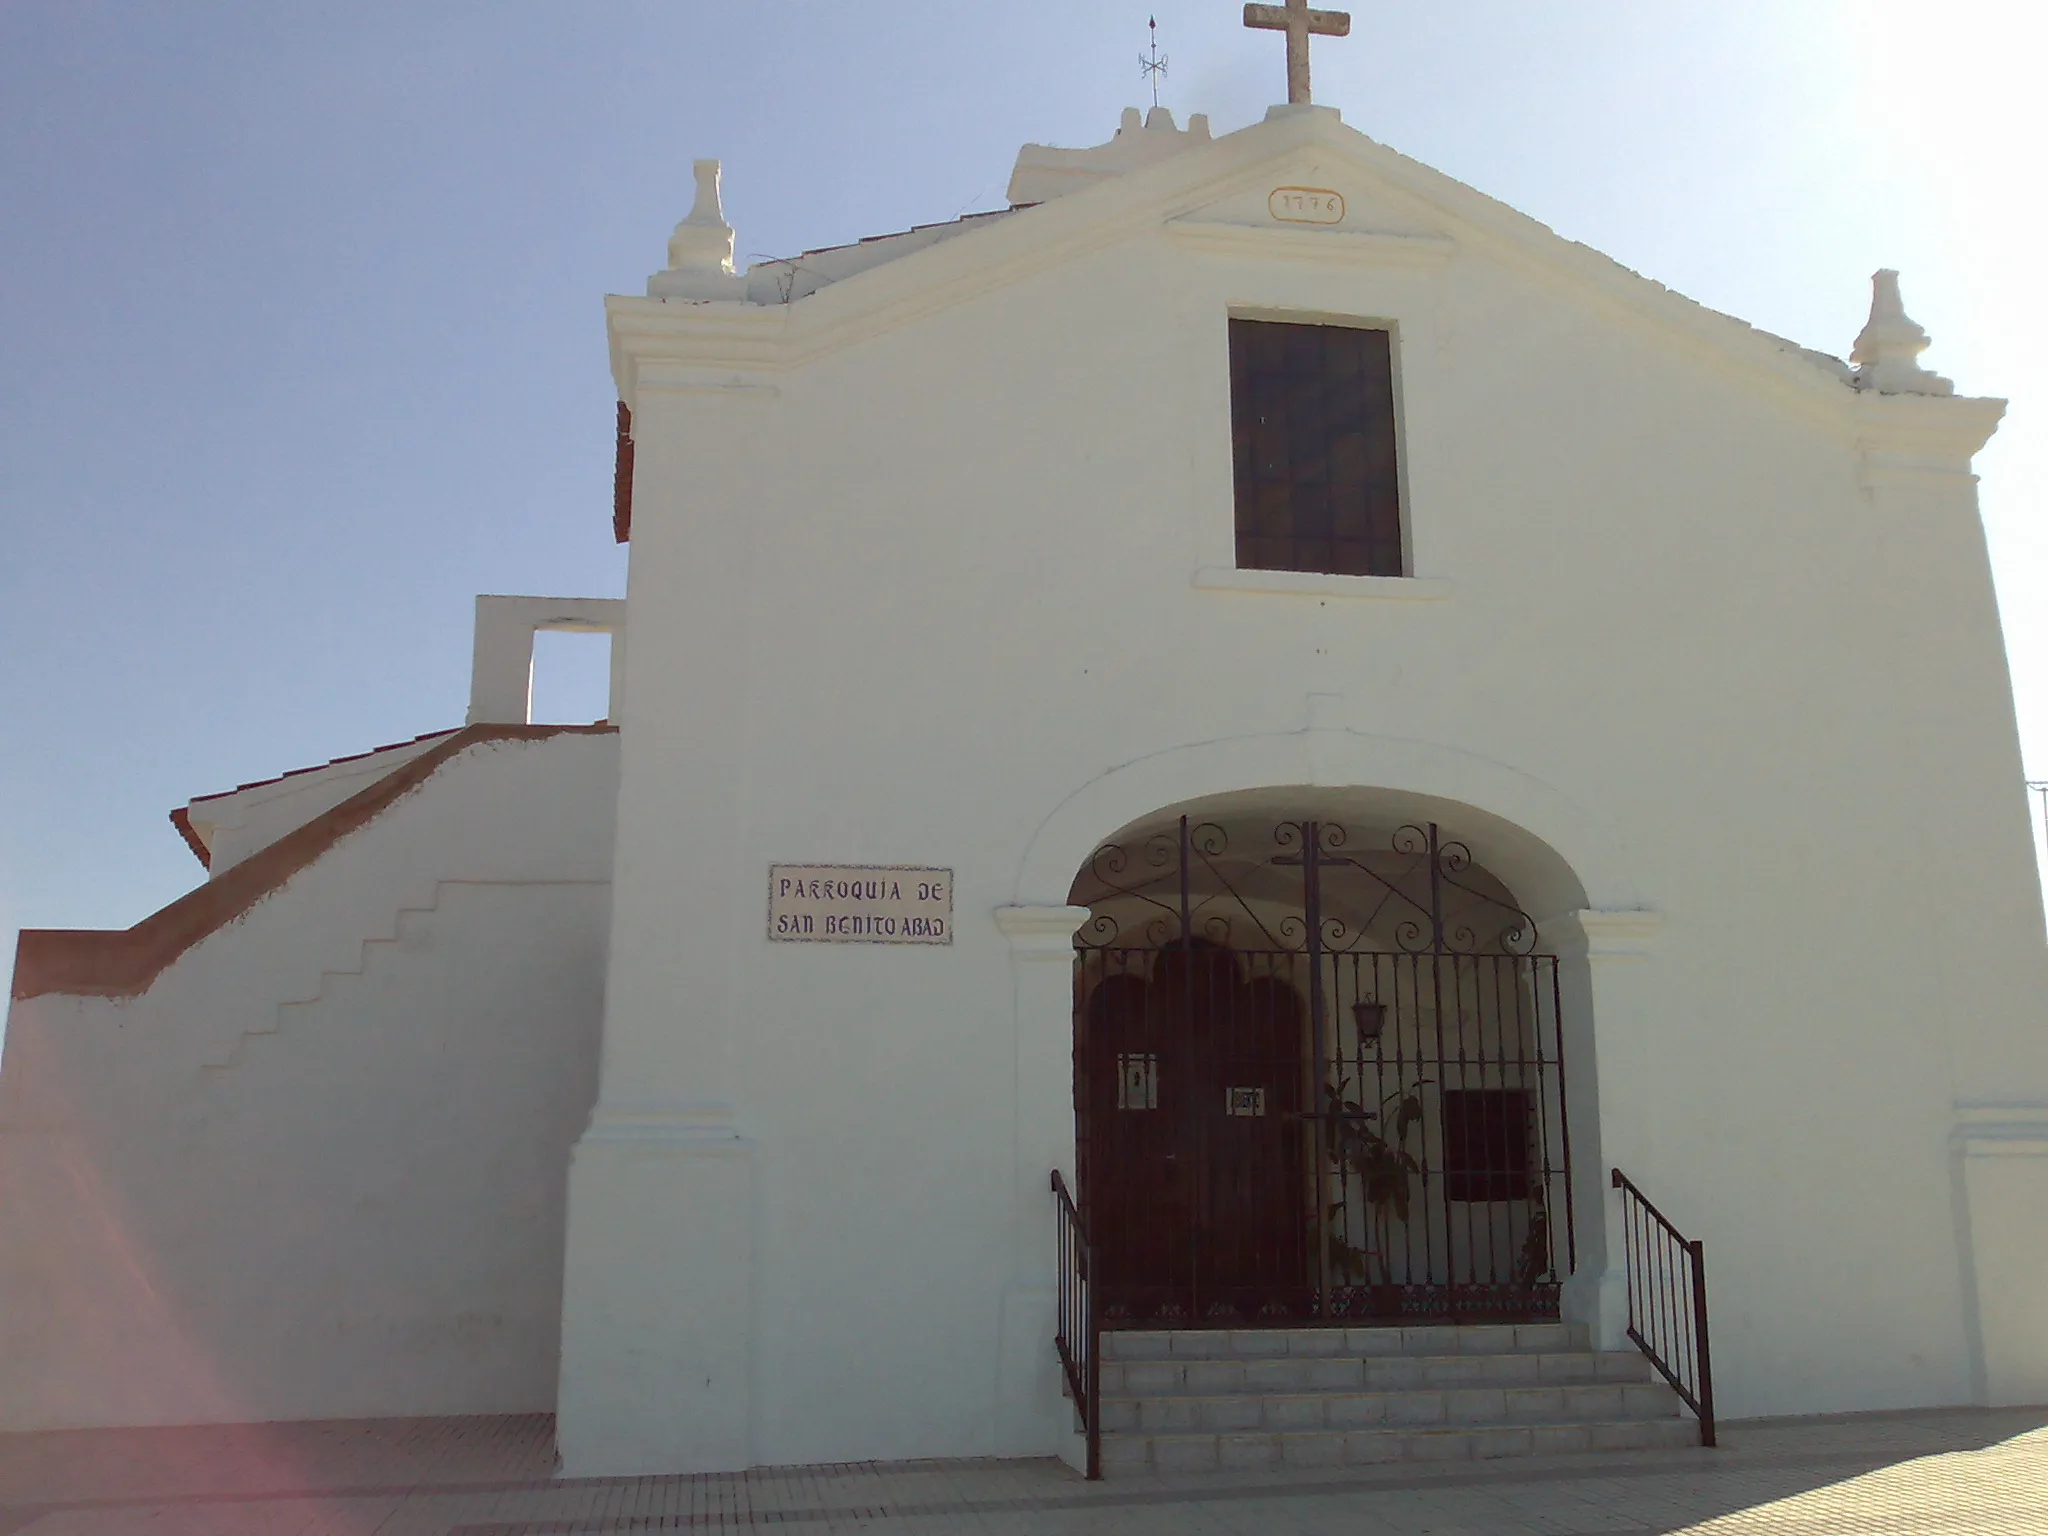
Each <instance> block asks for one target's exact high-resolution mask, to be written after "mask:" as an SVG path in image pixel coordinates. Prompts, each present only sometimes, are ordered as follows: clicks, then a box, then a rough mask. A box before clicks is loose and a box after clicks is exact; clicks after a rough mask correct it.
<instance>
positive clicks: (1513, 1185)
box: [1443, 1088, 1529, 1202]
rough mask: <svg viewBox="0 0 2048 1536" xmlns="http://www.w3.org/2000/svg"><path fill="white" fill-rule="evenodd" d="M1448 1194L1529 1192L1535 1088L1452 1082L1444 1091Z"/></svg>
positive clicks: (1483, 1196) (1497, 1196)
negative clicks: (1531, 1108)
mask: <svg viewBox="0 0 2048 1536" xmlns="http://www.w3.org/2000/svg"><path fill="white" fill-rule="evenodd" d="M1443 1116H1444V1198H1445V1199H1446V1200H1465V1201H1474V1202H1478V1201H1486V1200H1526V1199H1528V1198H1529V1094H1528V1091H1527V1090H1526V1089H1522V1088H1447V1089H1445V1090H1444V1096H1443Z"/></svg>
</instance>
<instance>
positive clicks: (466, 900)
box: [0, 734, 618, 1429]
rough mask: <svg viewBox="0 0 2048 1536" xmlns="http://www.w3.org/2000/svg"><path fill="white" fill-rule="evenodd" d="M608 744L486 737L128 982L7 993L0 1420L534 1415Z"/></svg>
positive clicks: (583, 1053)
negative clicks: (136, 983) (122, 991)
mask: <svg viewBox="0 0 2048 1536" xmlns="http://www.w3.org/2000/svg"><path fill="white" fill-rule="evenodd" d="M617 762H618V755H617V738H616V736H613V735H597V734H563V735H557V736H550V737H545V738H541V739H527V740H510V741H485V742H478V743H476V744H475V745H472V746H470V747H468V748H467V749H465V750H463V751H461V752H459V753H458V754H456V755H454V756H452V757H450V758H449V759H448V760H447V761H445V762H444V763H443V764H442V765H441V766H440V767H439V768H438V769H437V770H436V771H435V772H434V773H433V774H432V776H431V777H429V778H427V779H426V780H425V781H424V782H422V783H421V784H419V785H418V786H416V787H414V788H413V789H411V790H410V792H408V793H407V794H405V795H403V796H401V797H399V798H397V799H395V800H393V801H392V802H391V803H390V804H389V805H388V806H387V807H385V808H384V809H383V810H382V811H381V812H380V813H379V814H378V815H376V816H375V817H374V818H372V819H371V820H369V821H368V822H367V823H365V824H362V825H358V826H355V827H354V828H353V829H352V830H350V831H348V832H347V833H346V834H345V835H343V836H342V837H341V838H340V839H339V840H338V841H336V842H335V843H334V844H333V845H332V846H330V847H328V848H327V849H326V850H325V851H324V852H322V853H321V854H320V855H319V856H318V857H317V858H315V859H314V860H313V861H312V862H311V863H310V864H308V865H307V866H306V867H304V868H302V869H300V870H298V871H297V872H296V873H295V874H293V875H291V876H290V878H289V879H288V880H287V881H286V882H285V883H284V884H283V885H282V886H280V887H279V888H278V889H276V890H274V891H272V892H271V893H270V894H268V895H267V896H265V897H264V898H263V899H261V900H260V901H258V902H257V903H256V904H255V905H254V906H253V907H251V908H250V909H249V910H248V911H247V912H245V913H243V914H242V915H241V916H240V917H238V918H236V919H235V920H234V921H232V922H229V923H227V924H226V925H225V926H222V927H220V928H219V929H217V930H216V931H214V932H211V933H209V934H208V935H207V936H206V937H204V938H203V939H201V940H200V941H199V942H198V943H196V944H194V945H193V946H192V947H191V948H189V949H187V950H186V951H185V952H184V953H182V954H181V955H179V956H178V958H177V959H176V960H175V961H174V962H173V963H172V964H171V965H170V966H169V967H168V968H167V969H165V970H164V971H163V972H162V973H161V974H160V975H158V976H157V977H156V978H155V979H154V981H153V982H151V983H150V984H149V985H148V987H147V989H146V990H144V991H143V992H141V994H140V995H138V996H134V997H129V998H118V997H104V996H89V995H78V994H76V993H70V994H67V993H62V992H51V993H46V994H44V995H41V996H38V997H34V998H28V999H17V1000H16V1002H15V1003H14V1006H13V1009H12V1011H11V1013H10V1016H9V1020H8V1033H7V1040H6V1052H5V1057H4V1063H0V1235H4V1241H0V1428H5V1429H45V1428H60V1427H78V1426H97V1425H124V1424H126V1425H139V1424H175V1423H195V1422H238V1421H239V1422H246V1421H259V1420H272V1419H309V1418H337V1417H354V1416H377V1415H406V1414H438V1413H513V1412H532V1411H541V1410H545V1409H547V1408H549V1407H551V1406H552V1403H553V1399H554V1394H555V1376H556V1358H557V1352H558V1338H559V1318H560V1304H561V1302H560V1297H561V1250H562V1229H563V1220H564V1216H563V1207H564V1198H565V1195H564V1189H565V1180H566V1173H567V1159H568V1151H569V1148H570V1146H571V1145H572V1144H573V1142H574V1140H575V1138H576V1136H577V1135H578V1133H579V1132H580V1131H581V1129H582V1127H583V1123H584V1120H585V1119H586V1117H587V1115H588V1111H589V1107H590V1102H591V1098H592V1096H593V1093H594V1087H595V1081H596V1069H597V1049H598V1032H599V1020H600V1017H601V1013H602V1007H603V986H604V952H605V933H606V928H607V925H608V922H609V918H610V886H609V875H610V863H611V854H612V827H611V817H612V805H613V798H614V794H615V789H616V782H617Z"/></svg>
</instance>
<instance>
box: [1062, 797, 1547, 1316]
mask: <svg viewBox="0 0 2048 1536" xmlns="http://www.w3.org/2000/svg"><path fill="white" fill-rule="evenodd" d="M1071 900H1072V901H1073V902H1074V904H1076V905H1081V906H1086V907H1088V908H1089V911H1090V914H1091V915H1090V918H1089V920H1088V921H1087V922H1086V923H1084V924H1082V926H1081V929H1080V931H1079V933H1078V934H1077V935H1076V939H1075V946H1076V957H1075V1008H1074V1025H1075V1049H1074V1070H1075V1093H1074V1104H1075V1110H1076V1116H1077V1122H1078V1123H1077V1133H1078V1134H1077V1144H1078V1149H1079V1157H1078V1170H1077V1171H1078V1173H1079V1183H1080V1191H1079V1193H1080V1200H1081V1205H1082V1210H1083V1215H1084V1218H1085V1220H1086V1222H1087V1225H1088V1229H1089V1232H1090V1236H1091V1239H1092V1242H1093V1245H1094V1249H1095V1255H1096V1264H1097V1269H1096V1279H1097V1283H1098V1286H1099V1290H1098V1305H1099V1308H1100V1316H1101V1318H1102V1320H1103V1322H1104V1323H1105V1325H1107V1326H1111V1327H1216V1326H1244V1325H1246V1324H1248V1323H1256V1322H1264V1323H1267V1324H1273V1325H1277V1324H1287V1325H1291V1326H1300V1325H1304V1324H1316V1323H1333V1324H1334V1323H1352V1324H1356V1323H1370V1322H1386V1323H1397V1322H1423V1321H1468V1322H1479V1321H1486V1322H1501V1321H1518V1320H1524V1319H1527V1320H1537V1319H1545V1318H1554V1317H1556V1316H1557V1315H1558V1296H1559V1287H1560V1284H1561V1282H1562V1280H1563V1278H1564V1277H1565V1276H1566V1275H1567V1274H1569V1273H1570V1270H1571V1264H1572V1251H1571V1250H1572V1235H1571V1214H1572V1211H1571V1180H1570V1158H1571V1148H1570V1136H1569V1127H1568V1120H1567V1109H1566V1100H1565V1078H1564V1060H1563V1030H1562V1027H1561V1024H1562V1020H1561V1017H1560V1015H1561V1011H1562V1010H1561V994H1560V989H1559V984H1558V974H1557V961H1556V958H1555V957H1554V956H1552V955H1549V954H1545V953H1541V952H1540V950H1539V936H1538V934H1537V931H1536V926H1535V924H1534V922H1533V921H1532V920H1531V919H1530V917H1529V915H1528V914H1527V913H1526V912H1525V911H1524V910H1523V909H1522V908H1521V906H1519V905H1518V904H1517V902H1516V900H1515V898H1514V895H1513V893H1512V892H1510V891H1509V890H1508V888H1507V887H1506V886H1505V885H1504V884H1503V883H1502V882H1501V881H1500V880H1498V879H1496V878H1495V877H1493V876H1492V875H1490V874H1489V873H1487V871H1486V870H1484V869H1483V868H1482V867H1480V866H1479V865H1478V864H1477V863H1476V862H1475V861H1474V860H1473V858H1472V855H1471V853H1470V850H1469V849H1468V848H1467V847H1466V846H1465V845H1464V844H1463V843H1462V842H1459V841H1458V840H1456V839H1455V838H1454V837H1451V836H1450V835H1448V834H1447V833H1446V832H1445V831H1444V830H1443V829H1441V828H1440V827H1439V826H1437V825H1436V824H1434V823H1429V822H1423V823H1411V824H1399V825H1394V826H1380V827H1373V826H1366V825H1362V824H1361V825H1352V824H1347V823H1346V822H1344V821H1342V820H1339V819H1336V818H1335V817H1332V816H1320V815H1316V814H1298V815H1297V814H1281V815H1274V814H1272V813H1270V812H1266V813H1263V814H1257V813H1253V812H1251V811H1244V812H1240V813H1237V814H1231V813H1229V812H1227V811H1211V812H1209V813H1208V814H1203V815H1174V816H1168V817H1162V818H1160V819H1159V820H1157V821H1154V822H1150V823H1145V824H1141V825H1140V826H1138V827H1136V828H1133V829H1131V830H1130V831H1129V832H1127V833H1126V834H1124V835H1123V836H1120V837H1118V838H1117V839H1115V840H1113V841H1111V842H1108V843H1104V844H1103V845H1101V846H1100V847H1099V848H1097V849H1096V851H1095V853H1094V855H1093V856H1092V857H1091V858H1090V860H1089V862H1088V865H1087V867H1086V868H1085V869H1084V870H1083V871H1082V872H1081V874H1080V876H1079V877H1078V878H1077V879H1076V880H1075V882H1074V885H1073V890H1072V895H1071Z"/></svg>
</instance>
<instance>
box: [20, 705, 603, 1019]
mask: <svg viewBox="0 0 2048 1536" xmlns="http://www.w3.org/2000/svg"><path fill="white" fill-rule="evenodd" d="M617 729H618V727H617V726H615V725H469V726H462V727H460V728H458V729H456V730H454V731H452V732H447V733H444V734H446V736H447V739H446V740H445V741H443V742H442V743H441V744H440V745H439V746H436V747H435V748H433V749H432V750H431V751H428V752H424V753H422V754H420V755H419V756H418V757H415V758H410V759H408V760H407V761H405V762H403V763H400V764H399V765H398V766H397V767H396V768H394V769H392V770H391V772H389V773H387V774H385V775H384V776H383V777H381V778H379V779H378V780H377V781H376V782H375V783H373V784H370V785H367V786H366V787H364V788H363V789H360V790H358V791H357V792H356V793H355V794H353V795H351V796H350V797H349V798H348V799H346V800H344V801H342V802H341V804H339V805H337V806H333V807H331V808H330V809H328V810H326V811H323V812H321V813H320V814H319V815H318V816H316V817H314V818H313V819H312V820H311V821H309V822H307V823H306V824H305V825H304V826H301V827H297V828H295V829H293V830H292V831H290V832H288V833H286V834H285V835H284V836H283V837H281V838H279V839H278V840H277V841H276V842H274V843H272V844H270V845H269V846H268V847H266V848H263V849H260V850H258V851H257V852H255V853H253V854H251V855H250V856H249V857H248V858H246V859H244V860H243V861H242V862H241V863H239V864H237V865H235V867H234V868H232V869H230V870H228V871H227V872H226V873H225V874H223V875H221V876H220V878H219V879H217V880H209V881H207V882H206V883H205V884H204V885H202V886H199V887H198V888H197V889H195V890H191V891H187V892H186V893H185V894H184V895H183V896H180V897H179V898H178V899H177V900H176V901H173V902H172V903H170V905H168V906H166V907H162V908H160V909H158V910H157V911H155V912H152V913H151V914H150V915H149V916H148V917H145V918H144V919H143V920H142V921H141V922H139V923H137V924H136V925H135V926H134V927H132V928H111V929H109V928H24V929H23V930H22V931H21V937H20V938H19V940H17V941H16V945H15V951H14V988H13V992H14V996H15V997H16V998H18V999H20V998H31V997H41V996H43V995H44V994H46V993H51V992H58V993H63V994H65V995H67V996H73V997H137V996H140V995H141V994H142V993H144V992H146V991H148V990H149V988H150V986H151V985H152V984H153V983H154V982H155V981H156V979H157V977H158V976H160V975H162V974H163V972H164V971H165V970H166V969H167V968H169V966H170V964H171V962H172V961H174V960H176V959H177V958H178V957H179V956H180V955H182V954H184V953H185V952H186V951H187V950H189V949H191V948H192V947H193V946H195V945H196V944H198V943H199V942H200V941H201V940H203V939H205V938H207V937H208V936H209V935H211V934H213V933H216V932H218V931H219V930H220V929H222V928H224V927H226V926H227V925H228V924H229V923H231V922H233V921H235V919H237V918H239V917H241V916H242V915H243V914H244V913H246V912H248V911H249V909H250V908H252V907H254V906H255V905H256V903H257V902H259V901H261V900H263V898H264V897H266V896H269V895H271V894H272V893H273V892H275V891H277V890H279V889H281V888H282V887H283V886H284V885H285V884H286V883H287V882H288V881H289V880H290V879H291V878H292V876H294V875H296V874H297V873H298V872H299V871H300V870H302V869H305V868H307V867H308V866H309V865H311V864H313V863H314V862H316V861H317V860H318V859H319V858H320V857H321V855H323V854H325V853H326V852H327V851H328V850H329V849H330V848H332V847H333V846H334V845H335V844H336V843H338V842H340V841H341V840H342V839H343V838H344V837H346V836H348V835H349V833H351V832H355V831H357V830H359V829H361V828H363V827H365V826H368V825H369V824H370V823H371V822H372V821H375V820H376V819H377V818H378V817H379V816H381V815H382V814H383V813H384V812H385V811H387V810H389V809H390V808H391V806H392V805H394V804H395V803H396V802H397V801H399V800H401V799H403V798H404V797H405V796H406V795H408V794H410V793H411V792H412V791H413V790H415V789H418V788H419V787H420V786H421V785H422V784H424V783H426V781H427V780H428V779H430V778H432V777H433V776H434V775H435V774H436V773H438V772H439V771H440V770H441V768H442V767H444V766H445V765H446V764H447V763H448V762H449V761H450V760H452V759H453V758H455V757H456V756H457V755H458V754H460V753H461V752H463V751H464V750H465V749H467V748H469V747H473V746H476V745H478V744H480V743H482V742H487V741H539V740H543V739H545V738H546V737H549V736H558V735H564V734H571V733H575V734H585V735H603V734H607V733H609V732H613V731H616V730H617ZM400 745H403V743H400ZM360 755H363V756H367V755H368V754H367V753H365V754H360Z"/></svg>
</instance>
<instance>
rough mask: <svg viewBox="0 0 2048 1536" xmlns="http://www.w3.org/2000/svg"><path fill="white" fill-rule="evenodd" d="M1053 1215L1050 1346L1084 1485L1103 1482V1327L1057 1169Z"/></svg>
mask: <svg viewBox="0 0 2048 1536" xmlns="http://www.w3.org/2000/svg"><path fill="white" fill-rule="evenodd" d="M1052 1199H1053V1211H1054V1214H1055V1216H1056V1218H1057V1219H1058V1221H1059V1234H1060V1235H1059V1243H1060V1270H1059V1322H1058V1332H1057V1334H1056V1335H1055V1336H1054V1340H1053V1343H1054V1346H1055V1347H1056V1348H1057V1349H1058V1350H1059V1353H1060V1364H1061V1366H1062V1367H1064V1368H1065V1370H1066V1373H1067V1393H1068V1395H1069V1396H1071V1397H1072V1398H1073V1400H1074V1411H1075V1413H1077V1414H1078V1415H1080V1419H1081V1430H1082V1433H1083V1434H1085V1435H1086V1436H1087V1437H1088V1473H1087V1475H1088V1480H1089V1481H1090V1482H1095V1481H1097V1480H1099V1479H1100V1478H1101V1476H1102V1327H1101V1324H1100V1323H1098V1322H1097V1320H1096V1317H1095V1282H1094V1275H1095V1254H1094V1250H1093V1249H1092V1248H1090V1247H1089V1244H1088V1229H1087V1228H1086V1227H1085V1226H1083V1225H1082V1223H1081V1211H1080V1207H1078V1206H1076V1205H1075V1204H1074V1197H1073V1195H1071V1194H1070V1193H1068V1191H1067V1181H1066V1180H1065V1179H1064V1178H1062V1177H1061V1176H1060V1171H1059V1169H1057V1168H1055V1169H1053V1171H1052Z"/></svg>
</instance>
